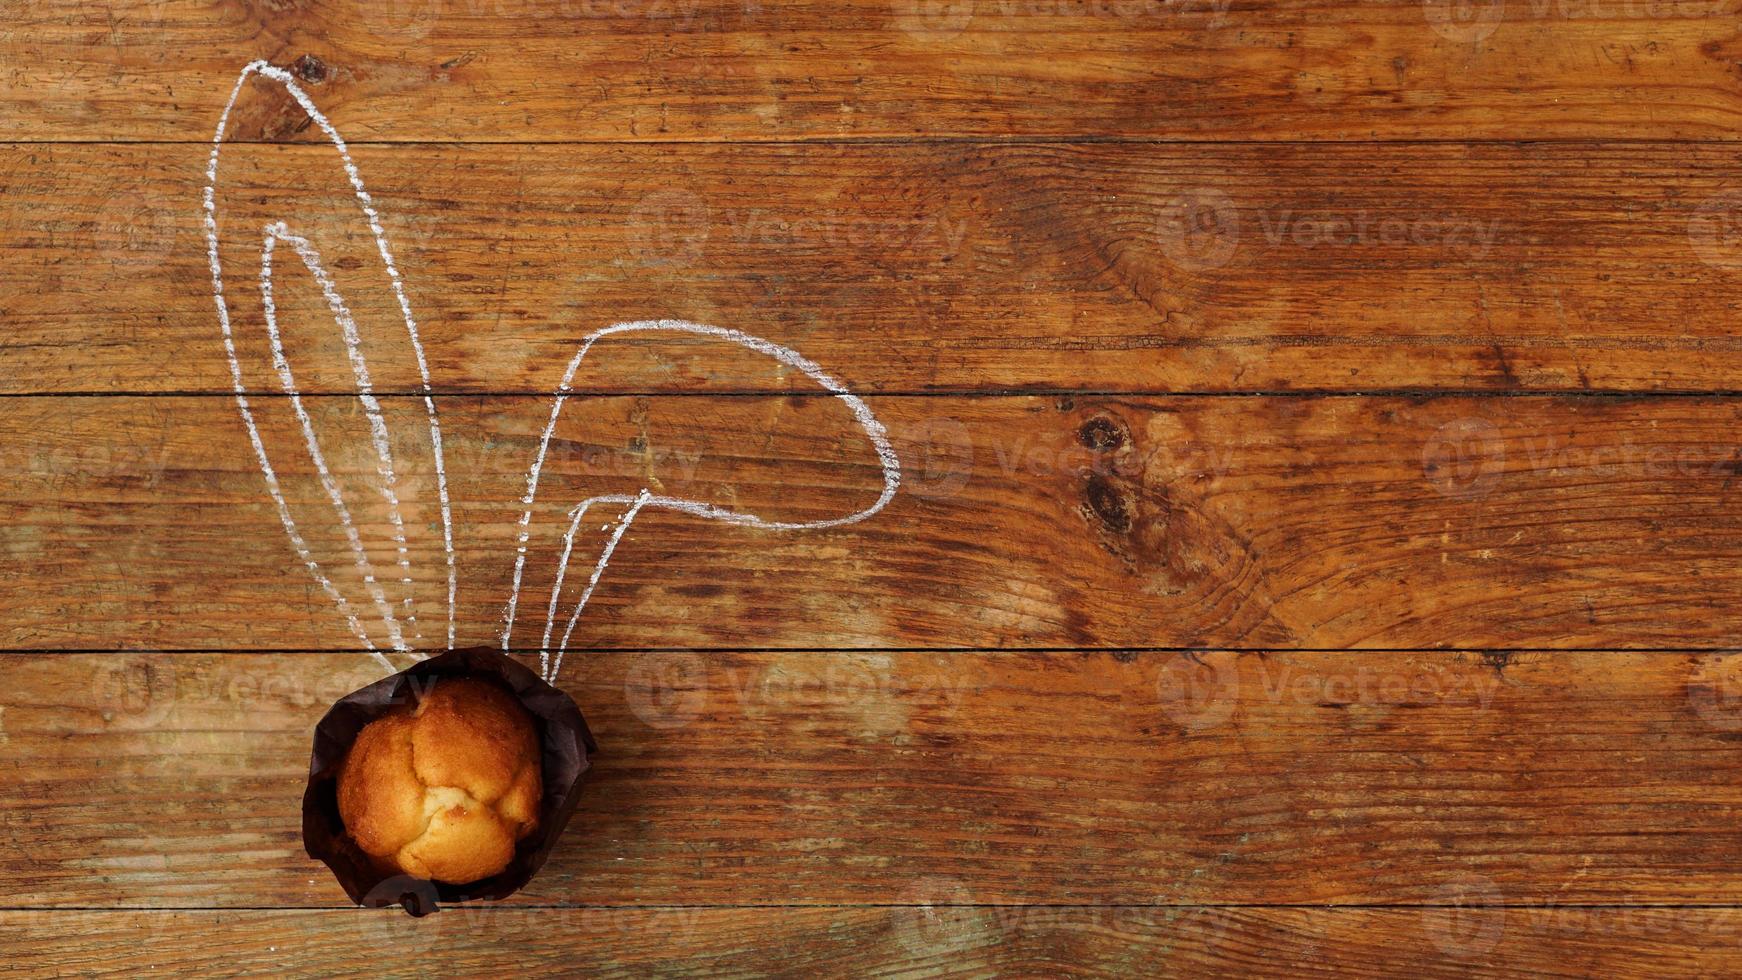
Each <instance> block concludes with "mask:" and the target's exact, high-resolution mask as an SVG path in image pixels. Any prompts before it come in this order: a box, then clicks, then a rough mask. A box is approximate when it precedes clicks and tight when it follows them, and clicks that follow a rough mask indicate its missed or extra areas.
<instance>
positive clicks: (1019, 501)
mask: <svg viewBox="0 0 1742 980" xmlns="http://www.w3.org/2000/svg"><path fill="white" fill-rule="evenodd" d="M304 404H305V406H306V408H307V411H308V412H309V414H310V416H311V420H312V424H313V427H314V430H315V431H316V432H317V434H318V435H319V436H320V438H322V439H323V441H324V443H325V445H326V447H327V448H326V455H327V457H328V462H329V464H330V465H331V467H332V469H333V471H334V472H335V473H336V474H337V476H336V477H335V480H336V484H337V486H338V487H339V488H340V489H341V490H342V491H344V493H345V495H346V499H347V501H348V503H349V510H350V512H351V516H352V517H353V519H354V520H355V522H356V523H357V526H358V527H359V528H360V537H361V540H362V541H363V542H364V544H365V545H366V546H367V549H368V553H369V554H370V555H371V557H372V558H373V559H374V562H375V565H376V566H377V567H378V568H379V569H383V570H392V569H393V568H394V564H393V562H394V551H393V549H394V545H393V540H392V537H391V533H390V532H391V524H390V522H389V518H388V515H387V511H386V507H385V505H384V503H383V501H382V497H381V495H380V493H379V489H378V488H379V486H380V480H379V477H378V476H377V473H376V466H377V464H376V460H375V458H374V454H373V452H372V451H371V450H370V449H369V448H368V447H369V439H368V434H367V433H368V430H367V426H366V423H365V418H364V415H363V412H362V410H361V409H360V408H359V407H358V404H357V402H356V400H355V399H350V398H317V399H309V400H306V401H305V402H304ZM438 404H439V406H440V407H441V409H442V412H443V419H444V423H443V429H444V439H445V441H446V443H447V453H446V458H447V461H448V470H449V472H450V474H451V475H452V487H451V491H452V495H453V500H454V508H455V509H454V515H455V518H454V520H455V528H456V547H457V550H458V563H457V567H458V582H459V605H458V614H457V621H458V624H459V630H458V636H459V640H460V642H461V643H462V644H466V643H489V642H493V639H494V637H495V636H496V635H497V632H498V630H499V628H500V626H501V623H502V616H503V610H504V604H505V602H506V600H507V598H508V592H509V580H510V576H511V573H512V569H513V557H514V548H515V541H516V538H515V534H516V528H517V522H518V520H519V518H520V515H521V509H522V508H521V504H520V500H521V496H522V494H523V492H524V489H525V479H526V468H527V467H528V466H529V465H530V464H531V462H532V459H533V457H534V454H535V450H536V446H537V439H538V434H539V433H540V431H541V430H542V428H543V426H544V425H545V423H546V420H547V419H548V417H549V412H550V410H549V406H548V403H547V401H546V400H544V399H535V398H520V397H490V398H460V397H456V398H444V399H441V400H439V402H438ZM870 404H871V407H872V410H873V411H874V412H876V413H877V414H878V416H879V417H880V418H881V419H882V420H883V421H884V422H885V423H886V424H887V425H888V426H889V429H890V433H891V438H892V439H893V441H894V444H895V447H896V449H897V451H898V453H900V454H901V455H902V456H903V458H904V459H905V460H906V469H907V483H906V484H905V486H904V488H903V490H902V492H901V493H900V494H898V496H897V497H896V498H895V501H894V502H893V503H892V504H891V505H890V507H889V508H888V509H887V510H886V511H884V512H883V513H881V514H879V515H878V516H877V517H876V518H875V519H873V520H870V521H866V522H864V523H862V524H857V525H852V526H848V527H844V528H838V529H835V530H831V531H818V532H802V533H780V532H767V531H755V530H751V529H744V528H734V527H730V526H727V525H723V524H718V523H713V522H702V521H698V520H696V519H694V518H691V517H689V516H687V515H680V514H673V513H670V512H651V511H650V512H649V513H648V514H647V515H646V516H644V517H642V518H641V519H640V520H639V521H638V522H636V524H635V526H634V528H633V529H632V531H631V532H630V533H629V534H628V536H627V537H626V538H625V539H624V544H623V545H622V547H621V548H620V549H619V550H618V552H617V557H616V559H615V560H614V561H613V563H612V565H611V567H610V569H609V570H608V572H607V573H606V577H605V578H604V579H603V580H602V584H601V586H600V588H599V590H598V592H597V593H596V595H595V596H594V599H593V604H592V605H590V606H589V607H588V611H587V615H586V617H585V618H584V620H583V621H582V624H581V627H580V628H579V629H578V630H577V632H576V633H575V634H574V644H575V645H576V646H581V647H614V648H630V649H641V648H647V647H709V648H714V647H728V648H730V647H850V648H863V647H927V648H933V647H936V648H964V647H966V648H974V647H1059V646H1069V647H1192V646H1229V647H1255V648H1258V647H1290V648H1333V647H1383V648H1391V647H1466V648H1468V647H1476V648H1490V649H1507V648H1516V647H1545V648H1573V647H1612V648H1653V647H1676V648H1683V647H1702V648H1725V647H1730V646H1733V645H1734V643H1735V637H1736V635H1737V633H1738V630H1739V629H1742V620H1739V619H1738V618H1737V613H1736V604H1735V602H1734V601H1732V600H1733V597H1734V595H1735V594H1736V591H1737V589H1738V588H1739V587H1742V579H1739V576H1742V572H1739V571H1738V562H1737V553H1738V550H1739V548H1742V524H1739V523H1738V522H1739V520H1742V519H1739V518H1738V517H1737V516H1736V514H1735V508H1734V507H1733V506H1732V503H1733V500H1732V498H1733V496H1734V494H1735V493H1736V489H1735V487H1736V479H1737V475H1736V474H1737V467H1738V462H1737V449H1736V446H1735V432H1736V430H1737V426H1738V423H1739V417H1738V416H1739V413H1742V404H1739V403H1738V402H1736V401H1735V400H1733V399H1726V398H1711V399H1708V398H1677V399H1638V398H1631V399H1629V398H1589V397H1566V398H1540V397H1532V398H1506V399H1491V398H1462V397H1457V398H1454V397H1447V398H1432V399H1397V398H1373V397H1326V398H1281V397H1265V398H1252V397H1238V398H1165V399H1109V398H1092V397H1086V396H1085V397H1077V398H1035V397H977V398H964V397H935V398H914V397H878V398H873V399H871V401H870ZM387 405H388V408H387V410H386V412H387V423H388V426H389V428H390V430H391V431H392V432H393V434H394V445H395V453H396V466H397V467H398V469H399V470H400V472H401V473H402V474H404V477H403V479H402V481H401V484H402V485H401V487H400V495H401V497H402V499H403V508H404V513H405V515H406V517H405V520H406V523H407V526H408V528H409V531H408V553H409V557H410V565H411V568H412V571H413V579H414V583H415V584H414V588H413V597H414V599H415V600H416V602H417V608H418V610H420V612H421V615H422V623H423V624H424V627H423V635H424V639H423V640H421V641H419V642H418V645H421V646H425V647H430V646H434V645H437V644H439V643H440V642H442V637H443V636H444V635H445V634H444V632H443V631H442V629H441V627H440V626H438V625H431V624H439V623H441V622H442V618H443V617H444V615H445V613H444V608H445V603H444V602H443V601H442V600H443V597H444V596H445V584H446V576H445V558H444V557H443V551H442V546H441V541H442V537H441V532H440V525H439V518H438V514H437V509H436V506H435V503H434V500H433V497H434V486H433V480H432V479H431V476H430V474H432V473H433V470H434V467H433V463H432V462H431V460H430V453H429V449H428V436H427V428H425V427H424V426H425V425H426V423H425V422H424V419H423V415H424V411H423V407H422V403H421V400H420V399H390V400H388V402H387ZM5 407H6V410H5V412H4V413H0V528H4V530H3V531H0V546H3V548H4V554H5V557H6V560H7V564H8V576H9V581H10V582H13V583H30V584H29V586H28V587H24V586H22V585H10V586H8V587H7V588H4V589H0V624H3V625H0V638H3V642H4V643H5V645H7V646H9V647H11V648H14V649H44V648H59V649H68V648H70V649H86V648H97V649H116V648H122V649H153V648H159V649H183V648H202V649H225V648H232V647H236V648H244V649H271V648H279V649H309V648H312V649H357V648H358V647H359V642H360V641H359V640H358V638H356V637H355V636H353V635H351V634H350V633H349V632H348V631H347V628H346V626H345V622H344V620H343V619H342V618H341V616H340V615H339V613H338V611H337V609H336V608H335V606H334V605H333V603H331V602H330V601H329V600H328V599H327V598H326V597H325V596H324V595H323V594H322V593H321V591H320V590H319V589H318V588H317V587H316V585H315V582H314V580H313V579H312V578H311V577H310V576H309V575H308V574H306V573H305V572H304V571H303V569H302V568H301V567H300V563H299V561H298V560H297V558H296V555H295V553H294V552H293V551H292V550H291V547H290V544H289V542H288V541H287V540H286V538H285V535H284V532H283V530H282V528H281V527H280V524H279V519H278V516H277V513H276V511H275V509H274V506H273V504H272V502H271V500H270V498H269V497H268V495H267V493H266V485H265V483H264V481H263V480H262V479H261V476H260V473H259V471H258V469H257V464H256V463H255V461H254V458H253V452H252V450H251V449H250V448H249V443H248V440H247V437H246V436H245V434H244V430H243V427H242V424H241V421H240V420H239V418H238V417H237V414H236V408H235V405H234V403H233V402H232V401H231V400H230V399H227V398H219V397H164V398H131V397H116V398H17V399H10V400H7V401H6V402H5ZM254 413H255V415H256V417H257V419H258V420H259V422H260V425H261V431H262V441H263V445H264V446H266V447H267V449H268V452H269V453H270V456H271V458H272V460H273V463H274V467H275V470H276V472H277V475H278V478H279V481H280V483H281V485H282V486H283V492H284V493H285V495H286V498H287V500H288V502H289V507H290V510H291V513H292V514H293V515H294V516H295V517H296V519H297V520H298V521H299V522H301V525H302V530H303V532H304V536H305V537H306V538H307V540H308V542H309V545H310V547H311V549H312V553H313V555H314V556H315V557H316V558H317V559H318V560H319V561H320V562H321V563H322V564H323V566H324V567H325V569H326V571H327V573H328V574H329V575H330V576H331V577H332V579H333V581H334V582H335V583H337V584H338V586H339V587H340V589H341V591H343V592H345V593H346V594H348V595H350V596H351V597H352V599H353V600H354V602H355V603H360V604H359V605H357V608H358V609H359V610H360V616H361V618H362V620H363V621H364V622H365V623H372V624H374V625H373V626H372V627H370V629H371V631H372V632H371V633H370V635H371V636H372V637H373V638H374V640H375V641H376V642H385V639H386V636H385V634H384V633H383V632H382V627H381V619H380V617H378V616H377V615H376V614H375V612H374V610H373V609H372V607H371V606H370V605H369V604H368V602H367V601H366V599H365V593H364V590H363V588H362V583H361V579H360V577H359V575H360V573H359V572H358V570H357V569H356V567H355V565H354V562H353V559H352V557H351V552H350V550H349V548H348V547H347V546H346V544H345V542H344V538H343V537H342V536H341V535H340V534H339V531H338V525H337V522H336V520H335V518H334V516H333V512H332V509H331V507H330V505H329V504H328V502H327V496H326V493H325V491H324V490H323V489H322V486H321V484H320V483H319V481H318V480H316V478H315V474H314V472H313V471H312V468H311V466H310V464H309V461H308V458H307V455H306V450H305V449H304V448H303V436H302V435H301V433H300V432H299V430H298V428H297V423H296V421H295V418H294V416H293V415H292V413H291V410H290V407H289V406H288V405H287V404H286V400H285V399H283V398H282V397H281V398H277V399H256V400H255V402H254ZM541 487H542V488H541V490H540V496H539V498H538V502H537V505H536V507H535V508H534V510H535V514H534V518H533V522H532V524H531V529H532V530H531V537H530V539H529V541H528V564H527V571H526V575H525V581H524V588H523V590H522V595H523V599H522V605H521V613H520V615H519V618H518V619H517V624H516V625H517V628H516V631H515V634H514V636H513V638H512V639H513V643H514V645H515V646H517V647H519V648H530V647H536V646H538V645H539V644H540V643H541V642H543V641H542V638H541V631H540V627H541V626H542V623H543V622H544V620H545V611H546V607H547V603H548V597H549V589H550V584H551V582H552V579H553V575H554V572H555V568H556V564H557V559H558V557H559V555H560V553H561V548H562V534H563V532H564V530H565V529H566V528H567V527H568V525H569V518H568V516H567V514H568V511H569V510H570V508H571V507H572V506H573V505H574V504H576V503H577V502H578V501H580V500H582V499H583V498H586V497H589V496H592V495H595V494H601V493H626V494H631V495H633V494H635V493H636V492H638V491H639V490H640V489H642V488H654V489H655V490H656V492H662V493H665V494H669V495H676V496H682V497H687V498H692V499H699V500H705V501H710V502H713V503H716V504H719V505H721V506H727V507H732V508H735V509H738V510H740V511H745V512H750V513H757V514H760V515H762V516H764V517H767V518H770V519H784V520H820V519H825V518H828V517H832V516H838V515H846V514H850V513H853V512H854V511H856V510H858V509H860V508H863V507H865V506H867V505H868V504H870V503H871V502H872V500H873V499H874V498H875V497H876V494H877V491H878V490H879V489H880V487H881V476H880V471H879V468H878V466H877V463H876V459H875V457H874V456H873V455H872V454H871V452H870V450H869V449H868V447H867V445H866V443H865V440H864V437H863V436H862V435H860V434H858V432H857V428H856V424H855V423H854V422H853V420H852V418H851V416H850V415H849V414H848V413H847V411H846V409H845V408H844V407H843V406H842V405H841V404H840V402H839V401H838V400H836V399H834V398H828V397H821V398H809V397H779V398H777V397H762V396H756V397H737V398H715V397H689V398H652V397H648V398H630V397H613V398H585V399H575V400H574V401H573V402H572V403H571V405H570V407H569V409H568V410H567V411H566V413H565V414H564V416H563V419H562V422H561V424H560V425H559V426H558V428H557V431H556V438H555V439H554V440H553V442H552V449H551V451H550V454H549V457H548V459H547V463H546V469H545V475H544V477H543V483H542V484H541ZM616 517H617V514H616V512H615V511H614V510H609V509H608V510H606V511H603V512H595V513H594V514H593V515H591V516H589V518H588V522H587V526H585V527H583V528H581V529H580V531H579V533H578V534H577V536H576V542H577V543H576V545H575V559H574V565H573V570H572V573H571V574H570V575H569V576H568V578H567V583H566V586H565V591H564V593H563V603H564V605H563V607H562V608H563V609H564V610H567V609H569V608H571V606H572V603H573V601H574V600H575V599H577V598H578V590H579V589H580V588H581V587H582V586H583V585H584V584H585V581H586V575H587V573H588V572H590V570H591V568H592V566H593V562H594V561H595V557H596V556H597V555H598V553H599V550H600V549H601V548H602V547H603V542H604V539H605V537H606V535H605V533H604V531H603V528H604V525H605V524H607V523H608V522H610V521H612V520H614V519H615V518H616ZM594 521H597V522H598V524H597V525H596V526H595V525H594V524H593V522H594ZM394 588H397V586H396V585H394V586H390V587H389V591H390V592H392V594H391V596H390V597H389V599H390V601H397V599H398V598H400V596H401V593H399V592H396V591H392V590H393V589H394ZM559 615H560V616H561V617H562V618H566V615H567V613H566V612H563V613H560V614H559ZM559 635H560V634H559ZM555 639H556V637H555V636H553V641H552V642H553V643H554V642H555Z"/></svg>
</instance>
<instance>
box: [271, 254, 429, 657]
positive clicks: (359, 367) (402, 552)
mask: <svg viewBox="0 0 1742 980" xmlns="http://www.w3.org/2000/svg"><path fill="white" fill-rule="evenodd" d="M266 231H267V234H268V235H269V236H271V237H273V238H277V239H279V240H281V241H285V242H288V243H290V246H291V247H292V248H294V249H295V250H296V254H297V256H298V257H300V258H301V259H302V263H303V266H304V267H305V268H307V269H308V271H309V275H311V276H313V277H314V279H315V282H316V283H317V284H318V285H319V286H320V287H321V294H322V295H323V296H325V297H326V300H327V306H328V308H329V309H331V310H332V314H333V320H334V321H335V322H337V323H338V325H339V330H340V333H342V334H343V336H344V340H345V351H346V356H347V357H348V359H349V360H350V364H351V376H352V377H353V378H354V379H355V380H356V382H357V399H358V401H360V402H362V403H363V411H364V413H365V414H366V415H367V416H368V418H369V436H370V439H371V441H373V442H374V444H375V460H376V466H375V469H376V472H377V473H378V474H379V475H380V477H381V486H380V489H381V496H382V497H383V499H385V500H386V501H387V515H388V519H389V520H390V521H391V522H392V524H393V543H394V546H395V548H396V549H397V551H398V560H399V571H400V579H399V581H400V584H401V585H403V586H404V588H405V597H404V599H403V600H402V602H403V603H404V605H405V611H406V616H405V618H406V622H408V623H410V624H412V627H413V629H414V633H413V639H414V640H421V639H423V630H422V629H421V628H420V627H418V626H417V615H416V612H415V610H416V588H417V583H416V582H415V581H414V580H413V578H412V575H411V554H410V549H409V547H408V546H407V544H406V539H405V520H404V518H403V517H402V516H401V515H400V509H399V491H398V483H399V480H398V476H397V474H396V473H395V471H394V466H393V447H392V444H391V442H390V441H389V439H388V434H387V420H386V419H385V418H383V417H382V414H381V402H380V401H379V400H378V399H377V398H376V397H375V385H374V382H373V380H372V379H371V378H370V376H369V363H368V361H367V360H366V359H365V358H364V356H363V340H362V336H361V335H360V334H359V332H358V330H357V321H356V318H354V317H353V316H352V315H351V310H350V308H349V307H347V306H346V305H345V300H344V297H343V296H341V295H340V294H339V288H338V285H337V284H336V283H334V282H333V277H332V276H331V275H329V274H328V273H327V270H326V267H325V266H323V265H322V264H321V253H320V249H318V248H316V247H315V245H314V244H313V243H312V242H310V241H309V240H308V239H306V238H303V237H301V236H299V235H295V234H292V233H291V232H290V229H289V227H288V226H287V225H286V224H285V223H284V222H282V221H279V222H275V223H273V224H270V225H268V226H267V228H266ZM266 247H267V248H270V247H271V244H270V242H268V243H267V246H266ZM267 329H268V331H269V332H270V333H271V336H272V340H273V344H274V350H275V353H277V345H278V331H277V324H276V322H272V321H269V322H268V324H267Z"/></svg>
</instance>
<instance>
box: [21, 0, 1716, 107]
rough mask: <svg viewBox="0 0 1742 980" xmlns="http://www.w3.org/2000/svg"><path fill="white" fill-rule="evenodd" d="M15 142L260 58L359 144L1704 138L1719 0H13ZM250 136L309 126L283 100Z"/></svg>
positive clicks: (225, 84) (180, 94)
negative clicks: (303, 89) (321, 102)
mask: <svg viewBox="0 0 1742 980" xmlns="http://www.w3.org/2000/svg"><path fill="white" fill-rule="evenodd" d="M4 11H5V21H4V24H5V27H4V33H3V34H0V59H3V60H4V62H5V63H6V64H9V65H13V66H15V69H14V70H12V71H9V72H7V73H5V75H4V77H0V131H3V132H6V133H8V134H16V135H15V136H14V138H24V139H36V140H67V139H76V140H131V139H147V140H184V139H195V140H198V139H201V138H203V136H202V133H203V132H204V131H207V130H208V128H209V126H210V125H211V123H210V120H211V119H213V118H215V116H216V114H217V111H218V109H219V108H220V107H221V106H222V105H223V103H224V99H225V98H226V97H227V96H228V94H229V91H230V87H231V83H232V80H233V79H234V77H235V74H236V71H237V69H238V68H240V67H241V66H242V65H243V64H244V63H245V62H247V61H249V60H250V59H253V58H260V57H266V58H270V59H271V60H273V61H274V62H275V63H278V64H280V65H285V66H294V70H296V71H297V72H298V73H299V74H300V75H301V76H302V77H304V78H307V79H309V80H311V82H313V81H315V80H319V82H320V88H321V89H322V90H323V92H324V93H325V102H326V104H327V105H329V106H330V107H331V108H330V110H329V112H330V114H331V115H332V117H333V118H334V119H335V121H337V122H338V123H339V124H340V125H341V126H343V127H346V129H347V131H348V132H350V133H351V134H352V135H353V136H354V137H355V138H357V139H372V140H377V139H386V140H405V141H426V140H438V141H439V140H479V141H487V140H537V141H548V140H727V141H734V140H756V139H811V138H819V137H841V136H852V137H905V136H951V135H986V136H995V137H999V138H1003V137H1008V136H1012V135H1067V136H1068V135H1076V134H1094V135H1117V136H1141V137H1155V138H1164V139H1182V138H1203V137H1211V138H1216V139H1237V140H1238V139H1265V138H1269V139H1287V140H1295V139H1302V138H1308V139H1329V140H1369V139H1416V138H1433V139H1488V138H1494V139H1542V138H1588V137H1603V138H1615V137H1639V138H1648V139H1658V138H1715V139H1729V138H1732V137H1733V136H1734V134H1735V124H1736V118H1737V114H1738V109H1739V104H1738V100H1737V95H1736V92H1735V79H1734V75H1733V62H1734V61H1735V54H1736V53H1735V50H1734V33H1735V32H1734V27H1735V25H1734V10H1733V8H1732V6H1731V5H1730V4H1729V3H1726V2H1714V0H1622V2H1617V3H1613V4H1597V3H1585V2H1578V0H1540V2H1529V3H1522V2H1514V3H1501V2H1493V3H1486V2H1484V3H1477V4H1473V5H1470V6H1462V5H1459V4H1453V3H1444V2H1440V0H1431V2H1428V3H1426V4H1423V3H1421V2H1418V0H1386V2H1381V3H1336V4H1323V3H1311V2H1305V0H1266V2H1264V3H1258V4H1232V3H1229V2H1227V0H1154V2H1150V0H1132V2H1092V3H1065V2H1059V3H1050V2H1041V3H1031V2H1017V0H1012V2H1002V0H965V2H960V3H954V2H944V3H932V2H926V0H897V2H894V3H891V2H887V0H849V2H843V3H833V4H786V3H781V4H774V3H760V2H754V3H749V4H746V3H744V2H742V0H624V2H621V3H619V2H602V3H590V2H586V0H573V2H570V0H528V2H515V3H507V2H498V0H386V2H381V0H351V2H334V3H322V4H316V5H311V4H294V5H292V4H270V3H244V2H241V0H221V2H220V0H133V2H122V3H115V4H106V5H104V6H102V7H96V6H92V5H87V4H80V3H76V2H74V0H50V2H24V0H10V2H8V3H7V4H6V5H5V6H4ZM239 125H240V126H241V127H242V130H241V131H242V132H243V133H244V135H246V136H250V137H253V138H265V139H274V140H278V139H296V138H308V137H309V131H308V128H307V120H306V117H304V116H303V115H302V113H301V112H300V111H296V110H295V109H294V107H293V106H291V105H290V104H288V103H287V102H280V103H277V104H272V105H263V106H260V107H258V108H256V109H254V110H252V111H249V112H247V113H244V114H243V115H242V116H241V117H240V118H239Z"/></svg>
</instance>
